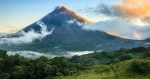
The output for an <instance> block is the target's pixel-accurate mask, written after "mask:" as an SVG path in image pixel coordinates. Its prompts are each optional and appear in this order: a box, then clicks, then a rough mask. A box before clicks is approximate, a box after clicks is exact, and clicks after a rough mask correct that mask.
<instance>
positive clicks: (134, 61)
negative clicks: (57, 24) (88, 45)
mask: <svg viewBox="0 0 150 79" xmlns="http://www.w3.org/2000/svg"><path fill="white" fill-rule="evenodd" d="M149 57H150V48H144V47H137V48H133V49H120V50H118V51H114V52H104V51H102V52H94V53H92V54H87V55H83V56H73V57H72V58H65V57H55V58H52V59H49V58H46V57H40V58H37V59H27V58H24V57H22V56H19V55H17V54H16V55H14V56H8V55H7V52H6V51H5V50H0V79H149V78H150V58H149Z"/></svg>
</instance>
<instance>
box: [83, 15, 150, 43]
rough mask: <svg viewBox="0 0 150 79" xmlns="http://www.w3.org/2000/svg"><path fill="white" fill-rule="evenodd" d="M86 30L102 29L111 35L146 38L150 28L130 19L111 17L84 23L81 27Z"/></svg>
mask: <svg viewBox="0 0 150 79" xmlns="http://www.w3.org/2000/svg"><path fill="white" fill-rule="evenodd" d="M83 28H84V29H87V30H99V31H104V32H107V33H109V34H112V35H116V36H120V37H124V38H129V39H138V40H141V39H146V38H148V37H150V35H149V34H150V32H149V31H148V30H150V28H149V27H148V25H142V26H141V25H140V24H134V23H133V22H132V21H129V20H125V19H122V18H118V17H112V19H110V20H106V21H100V22H96V23H93V24H86V25H84V27H83Z"/></svg>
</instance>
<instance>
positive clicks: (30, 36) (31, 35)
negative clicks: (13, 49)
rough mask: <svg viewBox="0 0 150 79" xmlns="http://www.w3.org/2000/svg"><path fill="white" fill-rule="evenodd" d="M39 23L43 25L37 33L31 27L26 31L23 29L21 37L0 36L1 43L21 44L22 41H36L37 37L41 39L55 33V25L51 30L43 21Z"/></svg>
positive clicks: (38, 23)
mask: <svg viewBox="0 0 150 79" xmlns="http://www.w3.org/2000/svg"><path fill="white" fill-rule="evenodd" d="M37 25H39V26H40V27H41V32H40V33H37V32H35V31H34V30H33V29H31V30H30V31H29V32H24V31H21V32H19V33H20V34H21V35H22V36H19V37H12V38H7V37H4V38H0V44H4V43H6V44H20V43H30V42H32V41H34V40H35V39H39V40H41V39H42V38H44V37H45V36H47V35H50V34H52V33H53V31H54V29H55V28H54V27H53V28H51V30H50V31H48V30H47V27H48V26H47V25H46V24H44V23H43V22H42V21H38V22H37Z"/></svg>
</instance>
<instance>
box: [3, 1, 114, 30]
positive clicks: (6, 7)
mask: <svg viewBox="0 0 150 79" xmlns="http://www.w3.org/2000/svg"><path fill="white" fill-rule="evenodd" d="M101 1H102V0H0V17H1V18H0V28H1V29H2V30H0V33H2V32H15V31H17V30H19V29H21V28H23V27H25V26H27V25H29V24H31V23H33V22H35V21H37V20H39V19H40V18H42V17H43V16H45V15H46V14H48V13H49V12H51V11H52V10H53V9H54V8H55V7H56V6H58V5H66V6H68V7H70V8H72V9H74V10H79V9H86V8H88V7H93V6H97V5H98V3H100V2H101ZM116 1H117V0H103V2H105V3H107V4H113V3H116Z"/></svg>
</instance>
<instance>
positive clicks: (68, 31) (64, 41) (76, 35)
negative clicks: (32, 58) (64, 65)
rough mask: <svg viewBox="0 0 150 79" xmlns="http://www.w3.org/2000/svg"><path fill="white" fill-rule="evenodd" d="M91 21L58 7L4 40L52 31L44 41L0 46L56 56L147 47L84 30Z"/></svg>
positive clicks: (67, 9)
mask: <svg viewBox="0 0 150 79" xmlns="http://www.w3.org/2000/svg"><path fill="white" fill-rule="evenodd" d="M91 22H92V21H90V20H89V19H86V18H84V17H82V16H81V15H79V14H78V13H76V12H75V11H73V10H71V9H69V8H67V7H65V6H58V7H57V8H56V9H55V10H54V11H52V12H51V13H49V14H48V15H46V16H45V17H43V18H42V19H41V20H40V21H37V22H35V23H33V24H31V25H29V26H27V27H25V28H24V29H22V30H20V31H19V32H17V33H15V34H11V35H7V36H4V37H8V38H12V37H20V36H22V34H21V32H22V31H24V32H25V33H28V32H30V31H32V30H34V32H36V33H39V34H40V33H42V34H43V33H44V34H45V33H46V32H50V31H52V30H53V31H52V34H47V35H45V36H43V38H42V39H34V41H33V42H30V43H20V44H1V45H0V48H5V49H7V50H30V51H41V52H54V53H55V52H65V51H99V50H116V49H120V48H132V47H137V46H145V42H143V41H137V40H130V39H124V38H121V37H117V36H113V35H109V34H107V33H105V32H102V31H92V30H85V29H83V28H82V27H84V26H83V24H84V23H91ZM41 26H46V28H45V29H43V28H42V27H41ZM41 29H42V30H44V31H41ZM30 35H31V34H29V35H27V36H30ZM24 40H26V39H24Z"/></svg>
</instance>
